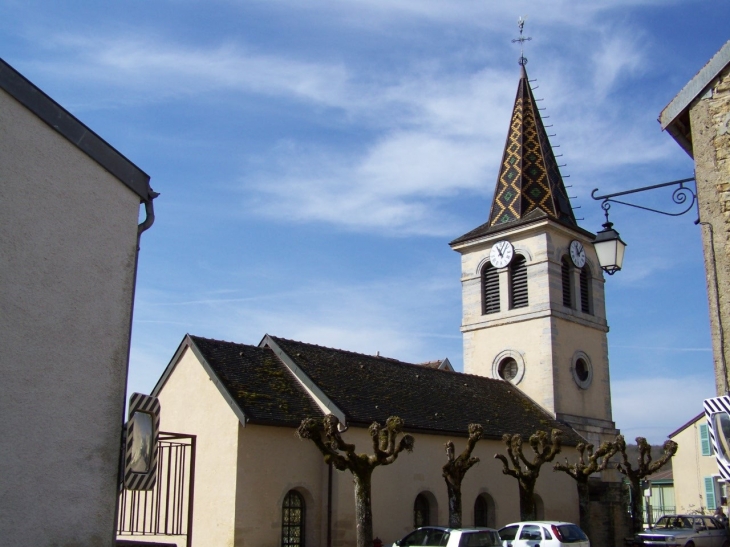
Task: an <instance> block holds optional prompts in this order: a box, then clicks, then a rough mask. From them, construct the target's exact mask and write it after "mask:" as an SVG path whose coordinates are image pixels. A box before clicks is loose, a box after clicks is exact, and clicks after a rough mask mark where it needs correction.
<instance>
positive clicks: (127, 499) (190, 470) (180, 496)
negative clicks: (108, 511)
mask: <svg viewBox="0 0 730 547" xmlns="http://www.w3.org/2000/svg"><path fill="white" fill-rule="evenodd" d="M194 484H195V435H184V434H181V433H165V432H160V438H159V457H158V460H157V482H156V484H155V486H154V488H153V489H152V490H147V491H144V490H139V491H138V490H127V489H122V490H121V492H120V493H119V506H118V514H117V535H118V536H183V537H185V538H186V543H185V544H186V546H187V547H190V545H191V544H192V536H193V487H194Z"/></svg>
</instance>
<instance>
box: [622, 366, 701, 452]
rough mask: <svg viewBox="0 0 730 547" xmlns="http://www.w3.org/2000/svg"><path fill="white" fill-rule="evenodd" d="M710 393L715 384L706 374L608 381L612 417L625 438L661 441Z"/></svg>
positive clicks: (652, 441) (697, 410)
mask: <svg viewBox="0 0 730 547" xmlns="http://www.w3.org/2000/svg"><path fill="white" fill-rule="evenodd" d="M714 396H715V386H714V384H713V381H712V378H708V377H707V375H703V376H699V377H698V376H686V377H679V378H677V377H674V378H661V377H650V378H640V377H636V378H632V379H630V380H614V381H612V382H611V398H612V406H613V419H614V421H615V422H616V426H617V427H618V428H620V429H621V432H622V433H623V435H624V436H625V437H626V439H627V441H629V442H633V440H634V438H635V437H646V438H647V439H649V441H650V442H651V443H652V444H661V443H662V442H664V440H666V438H667V435H669V434H670V433H672V432H673V431H675V430H676V429H678V428H679V427H680V426H682V425H684V424H685V423H687V422H688V421H689V420H690V419H691V418H694V417H695V416H696V415H697V414H699V413H700V412H702V401H703V400H704V399H706V398H708V397H714ZM668 401H671V404H668ZM680 449H681V447H680Z"/></svg>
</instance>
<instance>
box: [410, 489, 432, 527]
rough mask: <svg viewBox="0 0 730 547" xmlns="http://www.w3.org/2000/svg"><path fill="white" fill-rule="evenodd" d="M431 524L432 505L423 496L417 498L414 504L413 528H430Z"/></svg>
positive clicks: (419, 495)
mask: <svg viewBox="0 0 730 547" xmlns="http://www.w3.org/2000/svg"><path fill="white" fill-rule="evenodd" d="M430 524H431V504H430V503H429V502H428V498H427V497H426V496H425V495H423V494H418V495H417V496H416V501H415V502H414V503H413V527H414V528H420V527H421V526H429V525H430Z"/></svg>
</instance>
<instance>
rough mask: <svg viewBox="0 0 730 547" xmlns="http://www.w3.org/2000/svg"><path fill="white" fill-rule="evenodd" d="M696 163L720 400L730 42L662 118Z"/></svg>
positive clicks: (728, 291) (729, 259)
mask: <svg viewBox="0 0 730 547" xmlns="http://www.w3.org/2000/svg"><path fill="white" fill-rule="evenodd" d="M659 122H660V124H661V126H662V129H664V130H666V131H667V132H668V133H669V134H670V135H671V136H672V137H673V138H674V139H675V140H676V141H677V143H678V144H679V145H680V146H681V147H682V148H683V149H684V151H685V152H687V154H689V155H690V156H691V157H692V158H693V159H694V164H695V178H696V181H697V198H698V200H699V212H700V221H701V224H702V229H703V230H702V238H703V246H704V256H705V269H706V272H707V295H708V300H709V308H710V325H711V329H712V345H713V355H714V361H715V385H716V390H717V395H725V394H727V393H728V389H729V386H730V375H729V374H728V363H730V340H729V339H728V337H729V336H730V41H728V42H726V43H725V45H724V46H723V47H722V48H721V49H720V51H718V52H717V54H715V56H714V57H713V58H712V59H711V60H710V61H709V62H708V63H707V64H706V65H705V66H704V67H703V68H702V69H701V70H700V71H699V72H698V73H697V75H696V76H695V77H694V78H692V80H690V81H689V82H688V83H687V85H686V86H685V87H684V88H683V89H682V90H681V91H680V92H679V94H678V95H677V96H676V97H675V98H674V99H673V100H672V102H670V103H669V105H667V107H666V108H665V109H664V110H663V111H662V112H661V114H660V116H659Z"/></svg>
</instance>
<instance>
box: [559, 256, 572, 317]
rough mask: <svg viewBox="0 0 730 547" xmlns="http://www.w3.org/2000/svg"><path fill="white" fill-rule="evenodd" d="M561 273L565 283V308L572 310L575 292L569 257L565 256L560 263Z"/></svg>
mask: <svg viewBox="0 0 730 547" xmlns="http://www.w3.org/2000/svg"><path fill="white" fill-rule="evenodd" d="M560 273H561V279H562V281H563V306H565V307H566V308H572V307H573V291H572V290H571V287H572V284H571V282H570V262H568V257H567V256H564V257H563V260H562V261H561V263H560Z"/></svg>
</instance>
